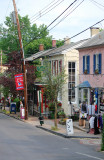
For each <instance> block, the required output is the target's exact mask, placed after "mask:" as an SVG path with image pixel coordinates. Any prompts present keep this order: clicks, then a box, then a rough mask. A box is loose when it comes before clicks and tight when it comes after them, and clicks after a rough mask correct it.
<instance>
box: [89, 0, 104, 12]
mask: <svg viewBox="0 0 104 160" xmlns="http://www.w3.org/2000/svg"><path fill="white" fill-rule="evenodd" d="M90 2H91V3H93V4H94V5H95V6H97V7H98V8H100V9H101V10H102V11H104V10H103V8H101V7H104V6H103V5H102V4H100V3H98V2H96V1H94V0H90Z"/></svg>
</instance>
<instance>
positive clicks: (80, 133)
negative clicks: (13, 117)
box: [24, 117, 101, 139]
mask: <svg viewBox="0 0 104 160" xmlns="http://www.w3.org/2000/svg"><path fill="white" fill-rule="evenodd" d="M24 121H25V122H27V123H30V124H31V125H34V126H36V127H38V128H40V129H43V130H46V131H48V132H51V133H54V134H56V135H60V136H62V137H65V138H94V139H99V138H101V134H98V135H94V134H89V133H87V131H88V121H86V128H83V126H79V121H74V122H73V128H74V133H73V134H71V135H70V136H68V135H67V131H66V125H61V124H59V123H58V130H57V131H54V130H52V127H53V126H54V120H51V119H44V124H43V125H42V126H41V125H40V122H39V120H38V118H37V117H29V118H28V120H24ZM58 121H59V119H58V120H57V122H58Z"/></svg>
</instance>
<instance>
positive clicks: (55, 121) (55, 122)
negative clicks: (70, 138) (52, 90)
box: [54, 101, 57, 128]
mask: <svg viewBox="0 0 104 160" xmlns="http://www.w3.org/2000/svg"><path fill="white" fill-rule="evenodd" d="M54 124H55V127H56V128H57V101H55V120H54Z"/></svg>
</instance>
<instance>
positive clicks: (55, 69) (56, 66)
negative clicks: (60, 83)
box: [52, 60, 62, 76]
mask: <svg viewBox="0 0 104 160" xmlns="http://www.w3.org/2000/svg"><path fill="white" fill-rule="evenodd" d="M61 71H62V60H59V61H58V60H54V61H52V73H53V75H54V76H55V75H58V73H60V72H61Z"/></svg>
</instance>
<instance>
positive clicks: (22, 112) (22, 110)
mask: <svg viewBox="0 0 104 160" xmlns="http://www.w3.org/2000/svg"><path fill="white" fill-rule="evenodd" d="M20 115H21V119H25V109H24V108H21V109H20Z"/></svg>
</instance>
